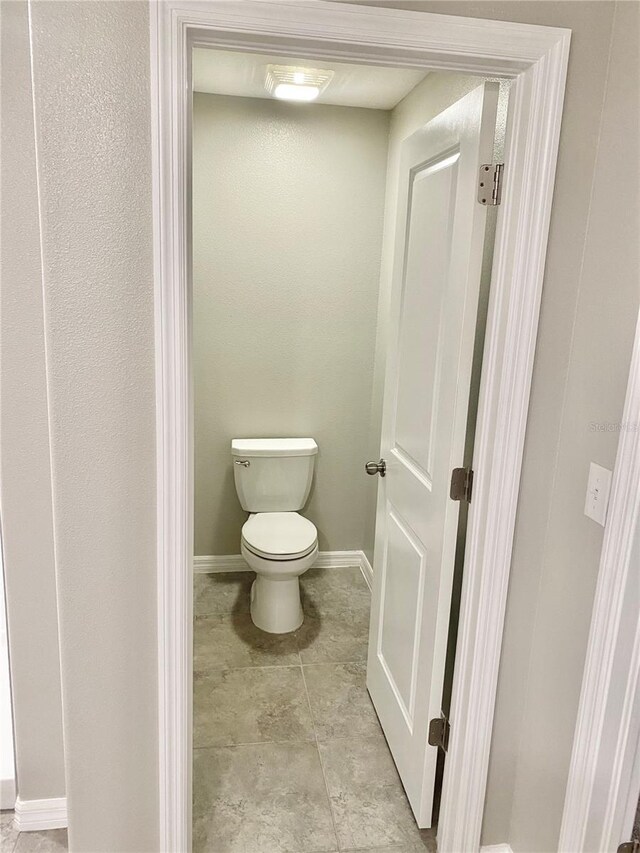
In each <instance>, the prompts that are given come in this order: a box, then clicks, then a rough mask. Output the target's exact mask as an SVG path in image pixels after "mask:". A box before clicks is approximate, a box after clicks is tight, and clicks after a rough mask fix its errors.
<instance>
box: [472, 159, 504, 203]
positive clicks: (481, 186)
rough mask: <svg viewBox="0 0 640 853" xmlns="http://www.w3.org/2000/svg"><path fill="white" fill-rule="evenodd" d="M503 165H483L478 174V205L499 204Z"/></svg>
mask: <svg viewBox="0 0 640 853" xmlns="http://www.w3.org/2000/svg"><path fill="white" fill-rule="evenodd" d="M503 173H504V163H496V164H495V166H494V165H493V164H492V163H483V164H482V166H480V172H479V174H478V201H479V202H480V204H486V205H494V204H500V201H501V200H502V175H503Z"/></svg>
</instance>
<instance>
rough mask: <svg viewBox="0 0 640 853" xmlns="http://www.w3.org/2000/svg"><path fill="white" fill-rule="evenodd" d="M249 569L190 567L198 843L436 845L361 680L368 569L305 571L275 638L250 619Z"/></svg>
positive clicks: (224, 852)
mask: <svg viewBox="0 0 640 853" xmlns="http://www.w3.org/2000/svg"><path fill="white" fill-rule="evenodd" d="M253 578H254V575H253V573H249V572H238V573H233V574H231V573H230V574H218V575H205V574H199V575H196V577H195V614H196V618H195V626H194V634H195V640H194V643H195V651H194V759H193V761H194V768H193V772H194V783H193V784H194V806H193V824H194V825H193V850H194V853H338V851H343V850H350V851H351V850H353V851H356V850H357V851H358V853H424V851H430V853H434V851H435V849H436V845H435V836H434V833H433V832H432V831H431V830H423V831H420V830H418V828H417V827H416V825H415V821H414V819H413V815H412V813H411V810H410V808H409V804H408V802H407V800H406V797H405V794H404V791H403V789H402V785H401V784H400V780H399V778H398V774H397V772H396V769H395V766H394V763H393V760H392V759H391V755H390V753H389V750H388V748H387V744H386V741H385V740H384V736H383V735H382V731H381V729H380V725H379V723H378V719H377V717H376V714H375V711H374V710H373V706H372V704H371V701H370V699H369V695H368V693H367V690H366V687H365V665H366V658H367V639H368V625H369V608H370V597H369V590H368V587H367V585H366V583H365V581H364V579H363V577H362V574H361V572H360V569H359V568H357V567H349V568H340V569H310V570H309V571H308V572H307V573H306V574H304V575H303V576H302V578H301V587H302V596H303V606H304V611H305V621H304V623H303V625H302V626H301V628H300V629H299V630H298V631H296V632H294V633H292V634H285V635H279V636H276V635H269V634H265V633H263V632H262V631H259V630H258V629H257V628H256V627H255V626H254V625H253V623H252V622H251V617H250V616H249V590H250V587H251V583H252V581H253Z"/></svg>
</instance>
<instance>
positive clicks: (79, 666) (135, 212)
mask: <svg viewBox="0 0 640 853" xmlns="http://www.w3.org/2000/svg"><path fill="white" fill-rule="evenodd" d="M407 5H408V6H409V7H410V8H412V9H416V8H421V9H424V10H425V11H434V12H441V13H449V14H463V15H464V14H467V15H477V16H480V17H485V18H491V17H495V18H502V19H505V20H509V19H511V20H520V21H525V22H531V23H537V24H548V25H552V26H554V25H557V26H567V27H571V28H572V29H573V31H574V38H573V46H572V55H571V62H570V68H569V79H568V87H567V97H566V114H565V121H564V124H563V131H562V137H561V150H560V161H559V168H558V179H557V184H556V195H555V206H554V211H553V217H552V222H551V239H550V245H549V252H548V259H547V269H546V275H545V291H544V295H543V305H542V316H541V326H540V334H539V341H538V361H537V364H536V370H535V378H534V387H533V395H532V401H531V408H530V414H529V422H528V435H527V446H526V452H525V465H524V472H523V475H524V476H523V483H522V489H521V496H520V502H519V515H518V527H517V536H516V548H515V552H514V561H513V573H512V584H511V587H510V591H509V601H508V613H507V634H506V643H505V653H504V655H503V660H502V665H501V674H500V684H499V695H498V706H497V719H496V727H495V732H494V739H493V744H492V757H491V775H490V780H489V788H488V792H487V809H486V816H485V830H484V840H485V843H489V842H491V841H495V842H498V841H511V842H512V843H513V846H514V850H516V853H517V851H525V850H526V851H527V853H547V851H548V850H549V849H552V848H553V841H554V839H557V830H558V817H559V811H560V809H561V808H562V798H563V794H564V784H565V780H566V775H567V761H568V752H569V750H570V748H571V740H572V735H573V731H572V729H573V722H574V720H575V714H576V706H577V685H578V684H579V681H580V678H581V669H582V663H583V659H584V649H585V642H586V633H587V628H588V622H589V616H590V609H591V603H592V597H593V584H594V579H595V573H596V567H597V562H598V557H599V550H600V543H601V530H600V529H599V528H597V527H596V526H595V525H593V523H592V522H590V521H588V520H587V519H584V518H583V517H582V514H581V513H582V499H583V494H584V488H585V486H586V479H585V478H586V472H587V466H588V461H589V460H590V459H595V461H597V462H600V463H602V464H605V465H611V463H612V461H613V455H614V452H615V445H616V435H615V433H596V432H590V431H589V428H588V423H589V422H590V421H592V420H593V421H598V422H601V421H612V422H615V421H616V420H617V419H619V417H620V414H621V410H622V398H623V393H624V385H625V381H626V371H627V367H628V362H629V354H630V347H631V333H632V326H633V314H634V309H635V308H636V307H637V295H638V294H637V281H636V278H635V260H636V259H635V258H634V257H632V256H630V255H629V252H630V250H631V247H633V245H634V239H635V238H634V236H633V235H634V233H637V232H634V231H633V230H632V229H633V227H634V221H633V219H632V218H631V217H630V214H629V210H630V207H631V201H630V199H629V195H630V194H631V193H632V192H633V182H632V180H631V177H630V175H629V174H628V171H627V169H628V168H630V167H631V166H632V164H633V162H634V157H635V152H636V151H637V148H634V147H633V146H634V144H635V145H637V142H635V143H634V140H633V138H632V132H635V131H634V130H633V128H634V127H635V124H634V123H635V122H636V120H637V119H636V115H637V113H636V112H635V111H636V110H637V99H636V96H635V93H634V92H632V91H629V89H630V88H631V87H632V85H633V82H634V80H635V79H637V68H636V66H635V64H634V60H633V57H631V56H630V55H629V50H628V49H624V50H623V47H624V40H625V39H626V38H632V37H633V32H634V31H633V27H632V22H631V21H629V18H630V17H631V16H633V15H635V14H636V13H635V11H634V9H635V6H634V5H633V4H630V3H629V4H627V3H621V4H619V6H615V5H614V4H612V3H608V2H606V3H599V2H581V0H570V2H556V3H548V2H528V0H522V2H514V1H513V0H510V2H504V3H496V2H472V0H461V2H455V3H453V2H444V0H439V2H433V3H431V2H420V3H416V2H411V3H408V4H407ZM616 10H617V26H616V31H615V36H616V39H615V42H614V46H615V53H614V54H613V55H612V60H613V61H612V63H611V68H610V72H609V74H610V77H609V85H608V89H607V93H608V97H607V99H606V101H605V100H604V95H605V83H606V76H607V67H608V58H609V51H610V47H611V44H610V39H611V35H612V24H613V15H614V11H616ZM34 23H35V31H34V57H35V60H36V72H37V76H36V113H37V117H38V124H39V130H40V136H39V138H40V142H41V160H40V172H41V178H43V181H42V193H43V202H44V212H45V243H44V248H45V279H46V284H47V320H46V329H47V336H48V345H49V346H50V351H51V358H50V361H49V365H48V378H49V384H50V389H51V414H52V425H53V430H52V443H53V463H54V464H53V476H54V497H55V505H56V521H55V536H56V547H57V570H58V589H59V595H60V608H61V612H60V628H61V631H60V639H61V652H62V682H63V690H64V695H65V709H64V725H65V734H66V740H67V743H66V746H67V761H68V767H67V777H68V790H69V797H70V805H71V817H70V819H71V845H72V850H75V851H82V853H87V851H93V850H104V851H107V850H109V851H111V853H112V851H114V850H118V851H134V850H137V851H143V850H157V809H156V800H157V761H156V753H157V724H156V714H157V693H156V678H155V660H156V642H157V641H156V633H155V597H156V575H155V558H154V547H153V538H154V534H155V523H154V501H155V492H154V482H153V481H154V463H153V444H154V423H153V388H154V379H153V339H152V333H153V315H152V263H151V235H150V218H151V203H150V198H149V172H150V139H149V93H148V56H147V45H148V32H147V9H146V4H144V3H131V4H128V3H122V2H114V3H103V2H93V3H82V2H80V3H78V4H75V3H66V2H60V3H55V4H53V3H42V4H40V3H38V2H36V3H35V4H34ZM618 45H619V46H620V47H618ZM22 52H24V50H23V51H22ZM634 75H636V76H634ZM603 105H604V107H605V112H604V118H605V123H604V125H603V126H602V138H601V147H600V154H599V159H598V161H596V155H597V153H598V147H597V143H598V135H599V132H600V126H601V118H602V116H603V113H602V110H603ZM619 126H620V127H624V132H622V133H618V132H617V131H618V127H619ZM27 136H28V134H27ZM27 142H28V139H27V138H24V139H23V138H22V136H20V137H19V139H18V145H24V144H27ZM3 153H4V152H3ZM621 164H625V167H626V168H622V167H621ZM596 165H597V169H598V171H597V180H596V181H595V182H594V173H595V170H596ZM590 210H591V214H589V211H590ZM632 238H633V239H632ZM34 251H35V250H33V249H32V250H30V252H29V253H27V254H25V255H21V262H22V264H23V265H24V264H26V263H27V261H29V262H31V261H32V258H33V253H34ZM20 310H21V311H23V315H24V316H25V317H26V316H27V315H28V313H29V311H30V310H31V308H30V302H29V298H28V295H27V294H25V295H24V301H23V303H22V306H21V308H20ZM597 324H599V325H597ZM25 356H26V353H25ZM22 511H23V512H24V513H25V515H26V517H29V513H30V512H31V504H30V503H29V502H25V503H24V505H23V507H22ZM7 571H8V569H7ZM529 740H530V744H529V743H528V741H529Z"/></svg>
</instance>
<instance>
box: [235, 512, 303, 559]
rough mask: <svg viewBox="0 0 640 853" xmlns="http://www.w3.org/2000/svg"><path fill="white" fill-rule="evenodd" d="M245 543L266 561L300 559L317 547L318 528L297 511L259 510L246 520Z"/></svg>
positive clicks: (243, 537)
mask: <svg viewBox="0 0 640 853" xmlns="http://www.w3.org/2000/svg"><path fill="white" fill-rule="evenodd" d="M242 544H243V545H244V546H245V547H246V548H247V549H248V550H249V551H251V552H252V553H253V554H255V555H256V556H258V557H262V558H263V559H265V560H278V561H285V560H299V559H300V558H301V557H305V556H306V555H307V554H310V553H311V552H312V551H313V550H314V548H316V547H317V544H318V531H317V530H316V528H315V525H314V524H313V523H312V522H311V521H309V519H308V518H304V517H303V516H302V515H299V514H298V513H297V512H259V513H256V515H252V516H251V518H249V519H248V520H247V521H246V522H245V523H244V525H243V527H242Z"/></svg>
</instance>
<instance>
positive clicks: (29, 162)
mask: <svg viewBox="0 0 640 853" xmlns="http://www.w3.org/2000/svg"><path fill="white" fill-rule="evenodd" d="M0 14H1V15H2V68H1V73H2V77H1V83H0V95H1V98H2V112H1V116H0V118H1V138H2V171H1V173H0V180H1V186H0V197H1V200H2V206H1V208H0V213H1V228H2V244H3V252H2V263H1V267H0V270H1V276H2V283H1V290H0V315H1V316H2V335H1V337H0V383H1V388H2V407H1V409H0V509H1V513H2V543H3V551H4V565H5V583H6V595H7V622H8V629H9V642H10V649H11V674H12V678H11V687H12V703H13V711H14V731H15V757H16V771H17V782H18V796H19V797H20V798H21V799H23V800H39V799H50V798H57V797H64V795H65V781H64V748H63V741H62V704H61V692H60V655H59V652H58V615H57V608H56V588H55V564H54V553H53V517H52V504H51V470H50V466H49V427H48V421H47V389H46V376H45V352H44V325H43V316H42V269H41V265H40V230H39V227H38V191H37V186H36V162H35V148H34V144H33V110H32V106H31V74H30V67H29V33H28V21H27V4H26V2H3V3H2V6H1V9H0ZM17 141H19V144H15V143H16V142H17Z"/></svg>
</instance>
